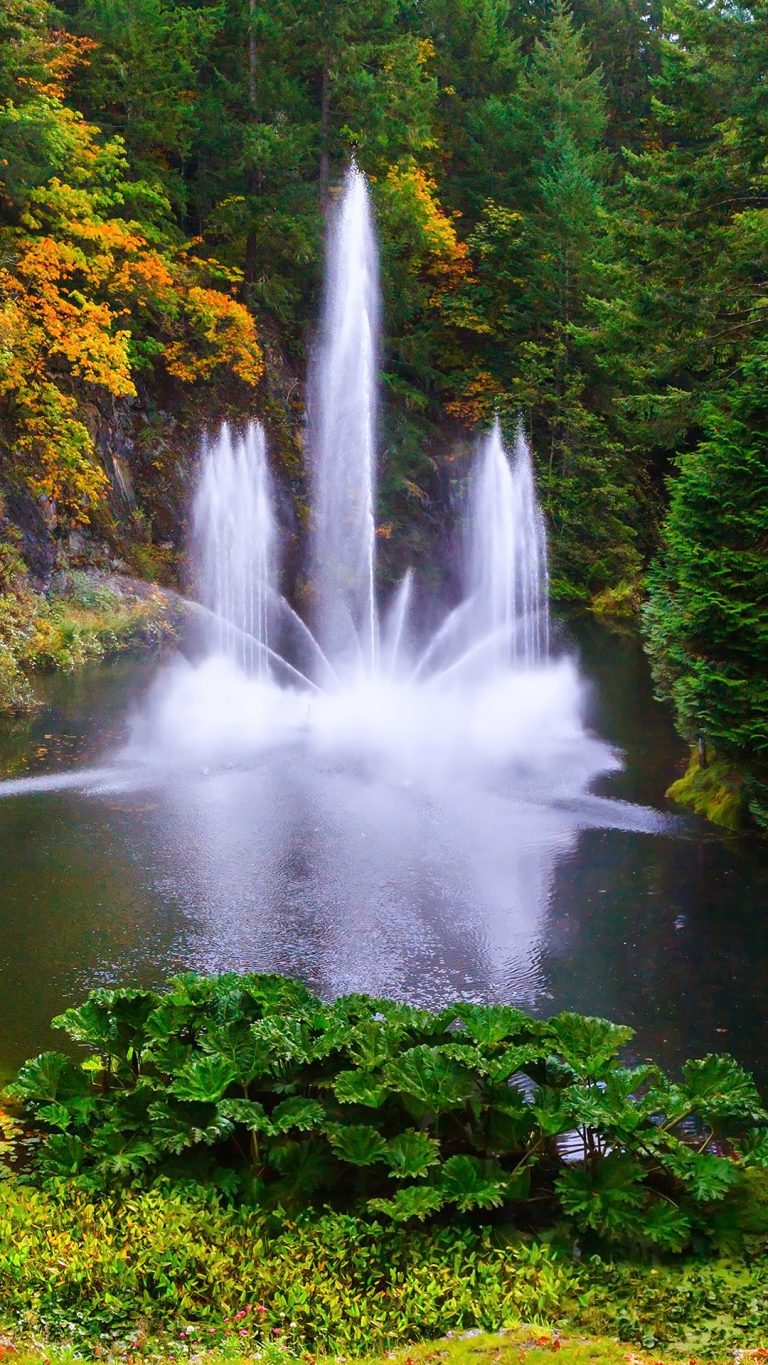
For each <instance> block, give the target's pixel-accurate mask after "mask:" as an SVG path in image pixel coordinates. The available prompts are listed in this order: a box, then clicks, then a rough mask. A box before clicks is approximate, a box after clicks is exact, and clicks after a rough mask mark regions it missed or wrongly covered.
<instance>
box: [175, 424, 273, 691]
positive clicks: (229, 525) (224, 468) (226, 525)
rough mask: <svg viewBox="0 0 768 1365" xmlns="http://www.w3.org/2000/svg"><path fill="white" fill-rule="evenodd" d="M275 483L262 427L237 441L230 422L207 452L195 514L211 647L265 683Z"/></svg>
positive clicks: (250, 429) (250, 428) (251, 427)
mask: <svg viewBox="0 0 768 1365" xmlns="http://www.w3.org/2000/svg"><path fill="white" fill-rule="evenodd" d="M270 482H271V481H270V473H269V466H268V464H267V452H266V442H265V439H264V432H263V430H262V428H261V427H260V426H259V424H258V423H256V422H253V423H251V424H250V425H249V426H248V428H247V430H246V432H245V434H244V435H242V436H240V437H236V436H234V435H233V433H232V432H231V430H230V428H229V426H228V425H227V424H226V423H225V424H224V426H223V427H222V429H221V432H220V433H219V436H218V439H217V440H216V441H215V442H214V443H213V444H212V445H211V446H209V447H208V448H207V449H206V450H205V451H204V453H203V460H202V476H201V479H200V482H199V485H198V488H197V493H196V496H195V502H194V515H193V526H194V543H195V550H196V554H195V558H196V560H197V562H198V564H199V566H200V569H199V579H200V586H199V591H200V596H201V599H202V602H203V604H204V605H205V606H207V607H208V608H209V610H210V612H211V617H210V620H209V622H208V636H209V642H210V643H211V644H212V645H214V646H215V647H216V648H218V649H219V650H220V651H221V653H223V654H227V655H229V656H230V657H231V658H232V659H234V661H235V662H236V663H237V664H238V666H239V667H240V668H242V669H244V670H246V671H247V672H249V673H256V674H257V675H258V676H259V677H261V678H264V677H265V676H267V675H268V673H269V636H270V617H271V615H272V610H273V608H272V602H273V600H274V595H275V585H276V570H277V556H276V550H277V542H276V533H275V516H274V511H273V507H272V496H271V488H270Z"/></svg>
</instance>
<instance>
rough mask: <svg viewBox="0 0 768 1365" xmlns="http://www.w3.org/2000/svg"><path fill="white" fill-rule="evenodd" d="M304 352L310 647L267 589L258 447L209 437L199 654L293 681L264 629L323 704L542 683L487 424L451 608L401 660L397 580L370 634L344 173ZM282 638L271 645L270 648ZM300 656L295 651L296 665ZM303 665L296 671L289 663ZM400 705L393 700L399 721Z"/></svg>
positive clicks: (264, 490) (266, 504)
mask: <svg viewBox="0 0 768 1365" xmlns="http://www.w3.org/2000/svg"><path fill="white" fill-rule="evenodd" d="M328 252H329V268H328V284H327V290H326V298H325V307H324V315H323V322H322V327H321V333H320V342H319V346H318V349H317V353H316V356H315V358H314V361H313V367H312V378H311V383H310V392H311V395H312V396H311V412H310V419H311V420H310V456H311V474H312V493H313V501H312V531H311V540H310V583H311V585H312V593H313V607H314V610H313V624H314V633H313V632H311V631H310V629H309V627H308V626H307V625H306V623H305V622H303V621H301V619H300V618H298V617H297V616H296V613H295V612H294V611H293V610H292V608H291V607H290V606H289V604H288V603H287V602H286V601H285V599H284V598H281V597H280V595H279V593H278V591H277V587H276V573H275V568H276V549H275V541H276V536H275V526H276V520H275V514H274V510H273V506H272V495H271V487H270V479H269V474H268V469H267V461H266V450H265V440H264V433H263V431H262V429H261V427H260V426H259V425H258V423H251V425H250V426H249V427H248V429H247V431H246V433H245V435H244V436H241V437H240V438H239V439H237V440H236V439H235V438H233V436H232V433H231V432H230V430H229V428H228V427H227V426H225V427H224V428H223V429H222V431H221V433H220V435H219V437H218V439H217V440H216V441H215V442H214V443H213V444H212V445H211V446H210V447H209V448H208V449H207V450H206V451H205V452H204V455H203V460H202V474H201V479H200V483H199V486H198V491H197V496H196V499H195V519H194V520H195V544H196V548H197V558H198V562H199V564H200V578H201V589H202V596H203V600H204V602H205V603H206V604H207V606H208V607H209V608H210V610H211V612H212V613H213V617H214V620H213V627H212V630H211V633H210V640H211V644H212V646H213V647H215V648H216V649H217V650H218V651H219V652H220V653H223V654H226V655H228V656H229V657H230V658H231V659H233V660H234V661H235V662H236V663H237V664H238V665H239V667H240V669H241V671H244V672H246V673H249V674H253V673H254V671H257V672H258V676H259V677H261V678H264V677H265V676H268V675H269V673H270V661H271V663H272V667H274V666H275V665H277V666H278V671H279V669H280V666H282V667H283V668H284V669H285V670H286V671H287V670H290V671H292V672H293V674H294V677H293V679H292V681H295V680H296V677H299V678H300V677H301V673H300V672H299V673H298V674H297V672H296V665H295V663H294V662H292V661H291V660H289V659H288V658H285V657H283V656H282V655H280V654H278V653H276V651H275V650H274V649H273V648H272V647H271V645H270V638H269V636H270V632H269V623H270V620H272V621H274V619H275V618H276V617H277V618H278V619H279V620H281V621H282V623H283V625H284V626H285V625H286V624H287V623H288V622H290V625H291V631H290V632H289V633H290V634H291V635H292V636H293V640H294V644H295V643H296V642H297V641H296V637H297V630H298V632H299V634H300V635H301V637H302V643H303V644H304V645H306V643H307V641H309V643H310V645H311V651H310V658H309V663H308V664H307V665H305V666H306V669H307V672H306V674H305V675H304V681H305V682H307V683H310V684H311V685H312V686H314V687H315V688H317V689H319V690H320V691H322V692H323V693H325V694H328V693H329V692H331V693H332V692H338V691H343V692H345V693H348V692H349V691H350V689H352V688H355V687H357V688H358V689H359V688H360V687H366V688H368V690H369V691H370V688H371V687H372V686H374V685H377V686H378V692H379V701H381V689H382V687H384V686H387V685H389V684H392V683H397V684H398V685H399V688H400V690H401V691H403V690H407V688H406V684H407V683H408V682H410V685H411V691H412V689H413V687H414V686H419V687H421V688H423V687H425V686H431V687H434V686H440V685H444V686H445V687H455V686H456V685H457V684H460V683H462V681H464V682H467V681H468V680H469V679H470V678H472V679H474V682H475V685H477V683H478V682H479V683H480V684H484V683H486V682H487V681H488V680H489V678H491V677H496V676H498V675H499V674H500V673H505V672H506V673H515V674H520V673H521V672H523V671H525V670H530V669H533V668H542V667H546V665H547V662H548V655H549V605H548V577H547V552H546V536H545V529H544V521H543V517H542V514H541V510H540V508H539V505H538V502H537V499H536V492H535V486H534V477H533V465H532V460H531V453H530V449H529V447H528V444H527V442H526V440H525V438H524V436H523V434H522V431H521V430H519V431H518V433H517V437H516V441H515V450H514V456H513V459H512V460H510V458H509V456H508V454H507V452H506V450H505V448H504V445H503V441H502V435H501V427H500V424H499V421H498V419H497V420H496V421H495V423H494V425H493V429H492V431H491V432H490V433H489V434H488V435H487V436H486V438H485V439H484V440H483V442H482V443H481V446H480V449H479V451H478V455H477V459H476V461H475V465H474V468H473V470H472V471H471V475H470V479H469V485H468V497H467V499H466V505H465V508H464V512H463V537H462V539H463V543H464V546H465V554H464V559H465V573H464V579H465V598H464V600H463V602H461V603H460V604H459V605H458V606H457V607H454V608H452V609H451V610H450V611H449V613H448V614H447V616H446V617H445V619H444V620H443V622H442V624H441V625H440V626H439V627H438V629H437V630H436V631H435V633H434V634H433V636H432V638H431V639H430V640H428V641H426V642H425V643H422V647H421V652H420V654H419V655H418V656H417V658H416V659H413V658H409V657H408V652H409V648H410V647H411V646H412V644H413V634H412V631H411V629H410V620H409V618H410V612H411V606H412V602H413V598H414V578H413V575H412V573H411V571H410V570H408V571H407V573H406V574H405V576H404V578H403V580H402V583H401V585H400V587H399V589H398V590H397V592H396V593H395V595H394V598H393V601H392V603H391V605H390V608H389V611H388V612H387V613H386V614H385V616H384V619H383V621H381V620H380V617H379V610H378V604H377V594H376V533H375V513H374V508H375V491H376V388H377V376H376V366H377V357H378V331H377V327H378V322H377V320H378V312H379V300H378V260H377V248H376V238H375V233H374V229H373V221H372V214H371V206H370V202H369V196H368V189H367V186H366V182H365V179H364V177H363V175H362V174H361V172H360V171H359V170H358V169H357V167H356V166H354V165H353V166H352V167H351V169H350V171H349V172H348V175H347V179H346V184H345V187H344V192H343V194H342V197H341V201H340V204H339V207H338V211H337V214H336V218H335V220H334V221H333V223H332V226H331V231H330V234H329V247H328ZM285 634H286V631H285V629H284V630H283V635H285ZM305 652H306V651H304V653H305ZM302 659H303V655H302ZM402 703H403V697H402V696H401V697H400V699H399V704H400V705H402Z"/></svg>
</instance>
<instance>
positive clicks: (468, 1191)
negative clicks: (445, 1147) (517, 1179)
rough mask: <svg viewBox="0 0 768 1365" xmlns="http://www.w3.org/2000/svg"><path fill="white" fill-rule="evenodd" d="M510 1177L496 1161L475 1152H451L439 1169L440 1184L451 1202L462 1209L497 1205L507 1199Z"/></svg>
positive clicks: (490, 1207)
mask: <svg viewBox="0 0 768 1365" xmlns="http://www.w3.org/2000/svg"><path fill="white" fill-rule="evenodd" d="M508 1187H509V1178H508V1176H507V1174H506V1172H505V1171H504V1170H503V1169H502V1167H501V1166H499V1165H497V1164H496V1162H494V1161H481V1160H480V1159H479V1158H478V1157H473V1156H451V1157H449V1158H448V1160H447V1161H444V1162H443V1165H442V1166H441V1168H440V1171H439V1188H440V1190H441V1191H442V1193H443V1195H444V1197H445V1199H446V1200H447V1201H448V1203H450V1204H455V1205H456V1206H457V1208H459V1209H461V1211H462V1213H466V1212H468V1211H469V1210H470V1209H495V1208H498V1207H499V1206H500V1205H501V1204H503V1203H504V1199H505V1197H506V1194H507V1189H508Z"/></svg>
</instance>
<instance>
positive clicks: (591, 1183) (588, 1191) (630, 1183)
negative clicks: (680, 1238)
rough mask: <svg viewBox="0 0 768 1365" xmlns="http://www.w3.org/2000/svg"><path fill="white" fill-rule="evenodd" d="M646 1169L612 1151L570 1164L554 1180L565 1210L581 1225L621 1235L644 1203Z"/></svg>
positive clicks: (614, 1235)
mask: <svg viewBox="0 0 768 1365" xmlns="http://www.w3.org/2000/svg"><path fill="white" fill-rule="evenodd" d="M644 1177H645V1171H644V1169H643V1167H642V1166H641V1165H640V1163H639V1162H637V1161H634V1160H633V1159H632V1158H631V1157H625V1156H621V1155H619V1154H613V1153H611V1154H609V1155H608V1156H606V1157H603V1158H602V1160H600V1161H598V1162H597V1164H596V1165H594V1166H589V1167H588V1166H571V1167H569V1168H568V1170H566V1171H563V1172H562V1174H561V1175H560V1176H559V1177H558V1179H557V1181H556V1182H555V1189H556V1190H557V1193H558V1194H559V1196H560V1200H561V1203H562V1206H563V1212H564V1213H565V1214H566V1215H567V1216H568V1217H570V1218H573V1219H574V1221H575V1222H576V1223H577V1225H578V1226H579V1227H585V1228H591V1229H592V1230H594V1231H595V1232H602V1233H604V1234H606V1235H607V1236H609V1237H614V1238H619V1239H621V1236H622V1232H623V1230H624V1229H625V1228H626V1227H632V1226H634V1223H633V1214H635V1213H636V1212H639V1210H641V1209H642V1208H643V1205H644V1203H645V1189H644V1187H643V1181H644Z"/></svg>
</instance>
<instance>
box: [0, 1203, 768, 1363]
mask: <svg viewBox="0 0 768 1365" xmlns="http://www.w3.org/2000/svg"><path fill="white" fill-rule="evenodd" d="M483 1221H484V1220H482V1219H481V1218H478V1219H477V1220H476V1224H477V1225H476V1226H474V1227H472V1226H469V1225H468V1223H466V1222H462V1221H461V1220H459V1221H458V1222H457V1223H456V1224H455V1225H454V1226H447V1227H446V1226H437V1225H432V1226H423V1225H422V1226H418V1225H417V1226H415V1227H403V1226H402V1225H398V1224H395V1223H392V1222H390V1223H386V1224H385V1223H384V1222H382V1221H378V1220H376V1219H372V1218H370V1217H353V1216H351V1215H349V1214H342V1213H333V1212H325V1213H323V1214H318V1213H317V1212H315V1211H305V1212H303V1213H300V1214H297V1215H296V1216H295V1217H291V1216H287V1215H285V1214H280V1213H276V1214H269V1213H266V1212H265V1211H264V1210H259V1209H253V1208H247V1207H243V1206H240V1207H235V1206H233V1205H231V1204H229V1205H227V1204H225V1203H224V1202H223V1201H222V1199H221V1198H220V1196H218V1195H216V1194H213V1193H211V1192H210V1191H209V1190H203V1189H198V1190H197V1191H195V1192H193V1191H191V1190H188V1191H184V1192H180V1191H169V1190H167V1189H161V1188H160V1187H157V1186H156V1187H155V1188H153V1189H151V1190H144V1191H138V1190H136V1189H131V1190H126V1191H123V1192H121V1193H118V1194H114V1195H105V1194H100V1195H97V1196H95V1195H93V1194H92V1193H90V1192H88V1191H85V1190H82V1189H78V1188H76V1187H74V1186H73V1184H72V1182H69V1181H61V1180H59V1181H57V1182H54V1183H53V1184H51V1185H50V1187H49V1188H46V1189H43V1190H41V1189H35V1188H34V1187H32V1186H29V1185H24V1184H22V1183H20V1182H19V1181H18V1180H16V1179H10V1180H6V1181H3V1182H0V1341H2V1339H3V1336H5V1337H6V1338H7V1339H8V1340H9V1341H10V1342H13V1343H16V1344H20V1343H21V1342H23V1341H27V1342H29V1341H32V1340H38V1341H40V1342H42V1343H45V1345H46V1347H48V1346H50V1345H51V1344H55V1343H64V1344H67V1345H68V1346H69V1347H71V1348H73V1349H74V1350H75V1351H76V1352H77V1353H78V1354H79V1355H81V1356H82V1355H83V1354H91V1353H95V1354H97V1355H101V1356H104V1355H108V1356H112V1355H116V1356H121V1355H123V1356H131V1357H133V1358H136V1357H137V1356H140V1357H148V1358H153V1359H155V1358H160V1359H170V1358H174V1359H176V1360H177V1361H184V1360H187V1359H189V1358H194V1359H197V1358H198V1356H202V1357H203V1358H205V1356H206V1354H207V1353H209V1352H210V1353H212V1354H213V1356H214V1357H216V1356H219V1357H222V1356H223V1357H226V1358H228V1359H230V1360H232V1359H233V1358H234V1359H241V1358H245V1359H247V1358H250V1357H253V1356H254V1355H257V1354H259V1353H262V1352H263V1351H264V1349H265V1346H266V1345H267V1344H268V1343H269V1344H277V1345H279V1346H280V1347H281V1348H282V1349H284V1350H285V1352H286V1353H287V1356H288V1357H291V1356H293V1357H296V1356H300V1355H301V1354H302V1353H304V1352H311V1353H315V1352H321V1353H332V1354H335V1353H348V1352H349V1353H352V1354H354V1355H357V1356H360V1355H365V1354H367V1353H369V1352H379V1351H384V1350H390V1349H394V1348H395V1347H397V1346H399V1345H404V1344H410V1343H413V1342H415V1341H430V1340H433V1339H434V1338H435V1337H438V1336H441V1335H443V1334H445V1333H446V1332H476V1331H479V1330H483V1331H494V1332H497V1331H499V1330H500V1329H502V1328H509V1327H510V1326H512V1327H514V1326H516V1325H517V1324H520V1323H527V1324H536V1326H537V1328H538V1329H539V1330H548V1331H549V1332H550V1333H551V1331H552V1329H557V1330H558V1331H562V1332H579V1333H585V1334H589V1335H590V1336H594V1335H595V1334H598V1335H608V1336H612V1337H614V1338H615V1337H619V1338H620V1339H621V1340H622V1341H624V1342H630V1343H633V1344H634V1345H635V1346H640V1347H642V1348H643V1349H646V1350H651V1351H654V1352H657V1351H659V1350H663V1351H666V1350H667V1349H668V1348H669V1347H670V1346H671V1345H674V1347H675V1349H676V1351H679V1352H681V1353H682V1354H683V1356H684V1358H685V1359H686V1360H689V1359H690V1358H691V1357H692V1356H696V1357H703V1356H706V1357H715V1358H720V1359H722V1358H723V1357H724V1356H725V1355H726V1353H728V1352H730V1351H731V1350H733V1349H734V1348H740V1349H741V1348H749V1347H755V1346H759V1345H761V1344H764V1343H766V1342H768V1259H767V1258H766V1256H765V1238H764V1237H763V1238H762V1239H760V1240H759V1239H755V1241H754V1242H753V1243H752V1248H751V1251H750V1253H749V1254H746V1255H745V1254H743V1253H739V1254H733V1253H732V1254H730V1255H729V1256H727V1257H724V1256H707V1257H686V1258H683V1259H681V1258H675V1259H674V1260H671V1261H667V1262H664V1261H658V1262H656V1263H655V1264H652V1265H650V1264H648V1263H641V1262H639V1261H634V1260H631V1259H626V1258H621V1259H618V1260H615V1261H614V1260H612V1259H610V1258H608V1257H606V1256H599V1255H596V1254H592V1255H586V1254H583V1253H582V1254H581V1255H580V1254H578V1253H579V1248H578V1247H575V1246H574V1243H573V1239H572V1238H570V1239H567V1238H560V1239H555V1240H554V1242H553V1244H551V1245H549V1244H545V1243H543V1242H542V1241H540V1240H535V1239H531V1238H526V1237H523V1236H521V1235H520V1233H519V1232H516V1231H515V1230H514V1229H510V1228H509V1227H497V1228H492V1227H490V1226H483V1225H482V1222H483ZM536 1335H539V1331H537V1332H536ZM45 1354H46V1355H47V1354H48V1352H47V1350H46V1352H45Z"/></svg>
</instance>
